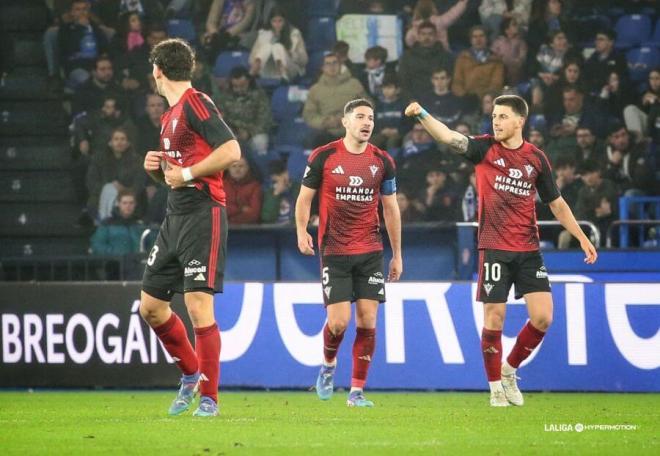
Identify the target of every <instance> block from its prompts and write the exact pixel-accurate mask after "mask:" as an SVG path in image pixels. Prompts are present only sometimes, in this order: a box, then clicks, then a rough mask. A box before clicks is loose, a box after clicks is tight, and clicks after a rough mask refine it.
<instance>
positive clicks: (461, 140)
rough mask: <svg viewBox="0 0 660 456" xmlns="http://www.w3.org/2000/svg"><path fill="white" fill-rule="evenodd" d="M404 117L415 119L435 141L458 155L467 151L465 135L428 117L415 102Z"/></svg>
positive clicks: (409, 106) (430, 116)
mask: <svg viewBox="0 0 660 456" xmlns="http://www.w3.org/2000/svg"><path fill="white" fill-rule="evenodd" d="M405 113H406V116H408V117H416V118H417V119H418V120H419V122H420V123H421V124H422V125H423V126H424V128H425V129H426V131H428V132H429V134H430V135H431V136H433V138H435V140H436V141H438V142H441V143H443V144H447V145H448V146H449V147H451V148H452V150H453V151H454V152H456V153H458V154H465V153H466V152H467V150H468V139H467V137H466V136H465V135H463V134H461V133H459V132H457V131H454V130H452V129H451V128H449V127H448V126H447V125H445V124H443V123H442V122H440V121H439V120H438V119H435V118H434V117H433V116H432V115H430V114H429V113H428V112H426V110H425V109H424V108H422V107H421V106H420V104H419V103H417V102H412V103H410V104H409V105H408V107H407V108H406V111H405Z"/></svg>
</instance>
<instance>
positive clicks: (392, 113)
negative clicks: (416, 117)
mask: <svg viewBox="0 0 660 456" xmlns="http://www.w3.org/2000/svg"><path fill="white" fill-rule="evenodd" d="M382 89H383V98H382V100H377V101H376V122H375V126H374V135H373V137H372V139H371V142H372V143H373V144H375V145H376V146H378V147H380V148H385V149H387V150H391V149H393V148H395V147H399V146H400V145H401V135H402V132H403V131H404V130H406V126H407V121H406V119H405V116H404V115H403V111H404V110H405V108H406V104H405V103H404V102H403V100H402V99H401V89H400V88H399V81H398V79H397V77H396V75H395V74H392V73H388V74H386V75H385V77H384V79H383V87H382Z"/></svg>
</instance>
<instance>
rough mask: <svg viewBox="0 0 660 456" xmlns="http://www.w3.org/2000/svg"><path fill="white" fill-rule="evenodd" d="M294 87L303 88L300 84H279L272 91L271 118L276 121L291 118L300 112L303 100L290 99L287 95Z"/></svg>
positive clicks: (280, 121) (284, 120) (279, 121)
mask: <svg viewBox="0 0 660 456" xmlns="http://www.w3.org/2000/svg"><path fill="white" fill-rule="evenodd" d="M296 89H298V90H304V88H303V87H301V86H280V87H278V88H277V89H275V92H273V97H272V98H271V111H272V112H273V119H274V120H275V121H276V122H277V123H282V122H286V121H287V120H290V119H293V118H295V117H296V116H298V115H299V114H300V113H301V112H302V108H303V102H302V101H298V100H295V101H292V100H291V99H290V97H289V92H290V91H294V90H296Z"/></svg>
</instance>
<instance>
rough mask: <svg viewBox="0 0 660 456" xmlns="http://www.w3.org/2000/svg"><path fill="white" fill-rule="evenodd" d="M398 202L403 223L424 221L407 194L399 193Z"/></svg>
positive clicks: (397, 193)
mask: <svg viewBox="0 0 660 456" xmlns="http://www.w3.org/2000/svg"><path fill="white" fill-rule="evenodd" d="M396 201H397V203H398V204H399V212H400V213H401V221H402V222H403V223H414V222H421V221H422V220H423V219H424V216H423V214H422V213H421V212H419V211H418V210H417V208H416V207H415V206H414V205H413V204H412V201H411V200H410V196H409V195H408V193H407V192H405V191H397V192H396Z"/></svg>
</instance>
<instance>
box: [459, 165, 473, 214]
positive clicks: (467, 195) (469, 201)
mask: <svg viewBox="0 0 660 456" xmlns="http://www.w3.org/2000/svg"><path fill="white" fill-rule="evenodd" d="M461 212H462V215H463V221H464V222H476V221H477V175H476V174H475V172H474V169H472V170H471V172H470V176H469V178H468V184H467V186H466V187H465V190H464V191H463V195H462V197H461Z"/></svg>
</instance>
